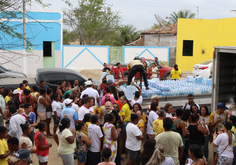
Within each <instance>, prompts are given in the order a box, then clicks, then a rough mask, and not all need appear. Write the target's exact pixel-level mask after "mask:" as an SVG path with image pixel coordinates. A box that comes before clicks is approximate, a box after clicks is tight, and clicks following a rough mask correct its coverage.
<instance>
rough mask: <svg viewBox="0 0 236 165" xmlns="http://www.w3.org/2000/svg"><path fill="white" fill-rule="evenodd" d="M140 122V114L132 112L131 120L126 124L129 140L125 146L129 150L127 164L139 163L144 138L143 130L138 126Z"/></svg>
mask: <svg viewBox="0 0 236 165" xmlns="http://www.w3.org/2000/svg"><path fill="white" fill-rule="evenodd" d="M137 124H138V115H136V114H131V122H130V123H129V124H127V126H126V134H127V140H126V142H125V147H126V148H127V149H128V150H129V161H128V163H127V164H129V165H134V164H135V163H136V164H139V162H138V158H139V154H140V149H141V143H142V140H143V136H142V132H141V131H140V130H139V128H138V127H137V126H136V125H137Z"/></svg>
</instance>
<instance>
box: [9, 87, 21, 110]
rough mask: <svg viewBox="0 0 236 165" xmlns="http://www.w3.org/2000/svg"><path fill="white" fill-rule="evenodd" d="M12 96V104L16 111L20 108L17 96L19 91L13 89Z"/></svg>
mask: <svg viewBox="0 0 236 165" xmlns="http://www.w3.org/2000/svg"><path fill="white" fill-rule="evenodd" d="M12 94H13V96H12V99H11V100H12V101H14V104H15V106H16V109H19V106H20V100H19V96H20V94H21V93H20V91H18V90H17V89H15V90H14V91H13V92H12Z"/></svg>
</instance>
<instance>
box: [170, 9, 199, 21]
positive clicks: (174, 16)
mask: <svg viewBox="0 0 236 165" xmlns="http://www.w3.org/2000/svg"><path fill="white" fill-rule="evenodd" d="M170 15H171V16H170V17H169V20H170V22H171V23H177V20H178V18H189V19H191V18H195V16H196V14H195V13H192V11H191V10H180V11H178V12H177V13H176V12H175V11H174V12H173V13H171V14H170Z"/></svg>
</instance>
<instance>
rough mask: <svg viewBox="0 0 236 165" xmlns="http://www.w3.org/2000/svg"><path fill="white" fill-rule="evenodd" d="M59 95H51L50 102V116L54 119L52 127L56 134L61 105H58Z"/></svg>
mask: <svg viewBox="0 0 236 165" xmlns="http://www.w3.org/2000/svg"><path fill="white" fill-rule="evenodd" d="M59 100H60V95H58V94H57V93H56V94H54V95H53V102H52V104H51V106H52V118H53V120H54V128H53V133H54V134H56V131H57V127H58V125H59V122H60V116H61V111H62V109H61V105H60V102H59Z"/></svg>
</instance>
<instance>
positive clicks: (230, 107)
mask: <svg viewBox="0 0 236 165" xmlns="http://www.w3.org/2000/svg"><path fill="white" fill-rule="evenodd" d="M229 98H230V99H229V101H228V102H227V103H226V104H225V106H226V107H227V108H228V114H229V115H234V114H235V102H234V96H232V95H230V97H229Z"/></svg>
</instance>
